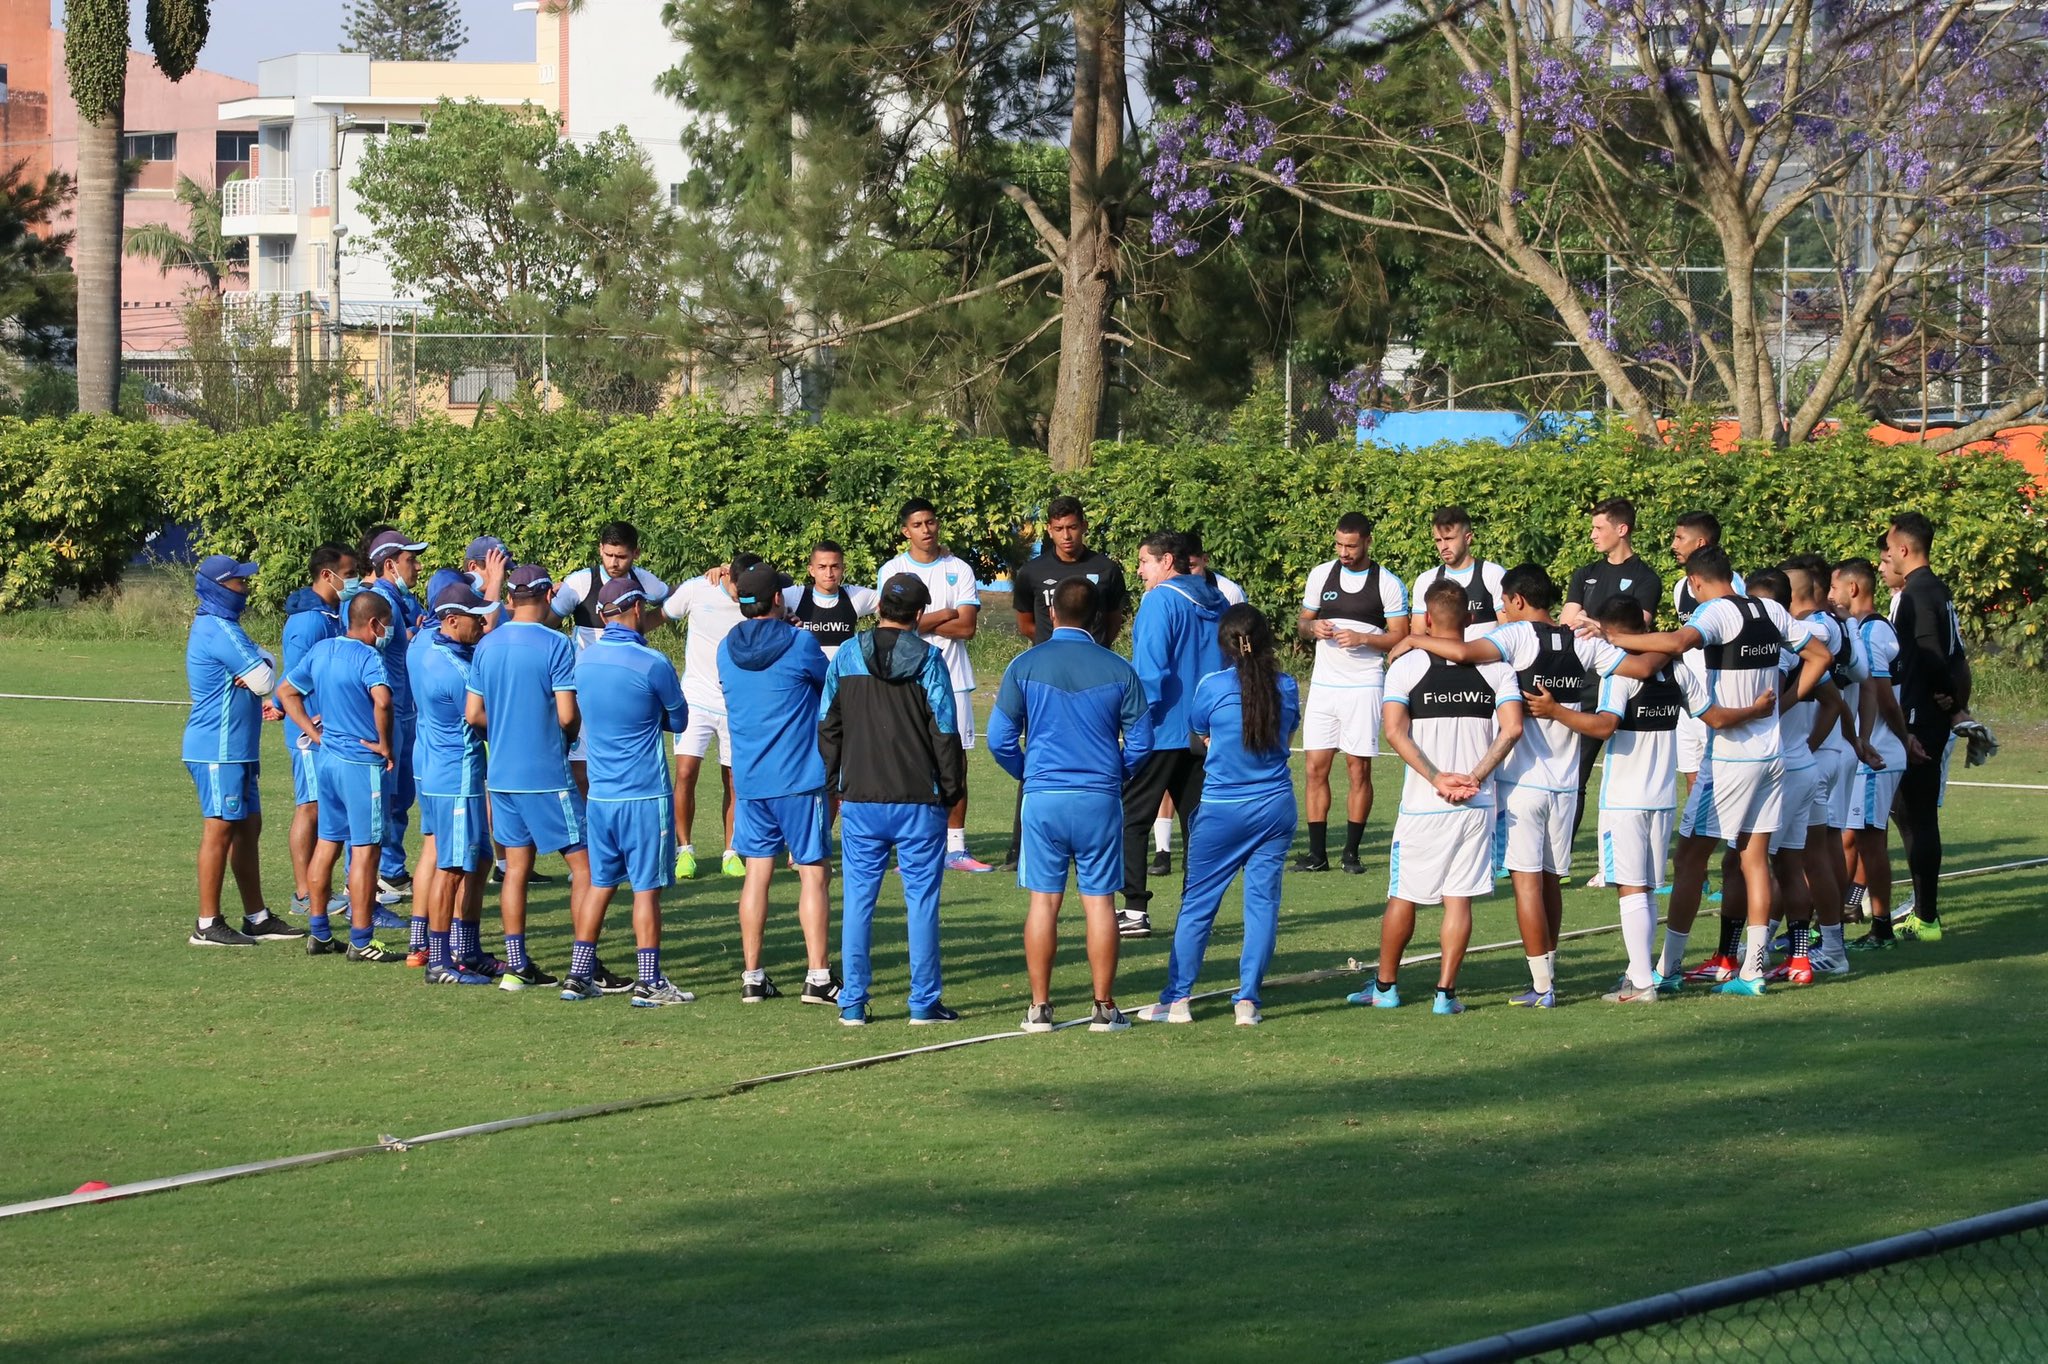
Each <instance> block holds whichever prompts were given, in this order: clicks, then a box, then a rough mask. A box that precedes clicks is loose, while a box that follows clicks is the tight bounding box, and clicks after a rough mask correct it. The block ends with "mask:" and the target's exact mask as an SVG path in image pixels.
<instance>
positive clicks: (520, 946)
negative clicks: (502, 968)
mask: <svg viewBox="0 0 2048 1364" xmlns="http://www.w3.org/2000/svg"><path fill="white" fill-rule="evenodd" d="M505 963H506V965H508V966H510V967H511V968H512V969H513V970H515V971H524V970H525V969H526V968H527V966H528V965H530V963H529V962H528V961H527V960H526V935H525V934H524V933H507V934H506V935H505Z"/></svg>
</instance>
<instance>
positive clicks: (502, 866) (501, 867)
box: [498, 857, 505, 876]
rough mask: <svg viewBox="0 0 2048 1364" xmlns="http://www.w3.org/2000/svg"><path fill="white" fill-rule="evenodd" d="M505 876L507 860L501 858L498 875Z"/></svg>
mask: <svg viewBox="0 0 2048 1364" xmlns="http://www.w3.org/2000/svg"><path fill="white" fill-rule="evenodd" d="M504 874H505V859H504V858H502V857H501V858H499V859H498V875H500V876H503V875H504Z"/></svg>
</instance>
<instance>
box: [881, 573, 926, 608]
mask: <svg viewBox="0 0 2048 1364" xmlns="http://www.w3.org/2000/svg"><path fill="white" fill-rule="evenodd" d="M882 604H883V605H884V606H894V607H898V608H902V609H908V610H913V611H922V610H924V609H925V607H927V606H930V605H931V604H932V590H931V589H930V588H929V587H926V586H925V585H924V579H922V578H920V577H918V576H917V575H916V574H915V573H898V574H897V575H896V576H895V577H893V578H891V579H889V581H888V582H886V583H883V584H882Z"/></svg>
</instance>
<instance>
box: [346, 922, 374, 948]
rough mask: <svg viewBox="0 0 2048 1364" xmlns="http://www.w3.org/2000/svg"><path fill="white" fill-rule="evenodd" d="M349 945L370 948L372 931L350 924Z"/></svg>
mask: <svg viewBox="0 0 2048 1364" xmlns="http://www.w3.org/2000/svg"><path fill="white" fill-rule="evenodd" d="M348 945H349V946H350V947H357V948H361V947H368V946H369V945H370V930H369V929H367V928H357V927H356V926H355V925H354V924H350V925H349V928H348Z"/></svg>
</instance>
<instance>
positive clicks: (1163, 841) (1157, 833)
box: [1152, 815, 1173, 852]
mask: <svg viewBox="0 0 2048 1364" xmlns="http://www.w3.org/2000/svg"><path fill="white" fill-rule="evenodd" d="M1152 848H1153V851H1155V852H1170V851H1171V850H1172V848H1173V818H1172V816H1170V815H1169V816H1168V817H1167V818H1165V819H1155V820H1153V821H1152Z"/></svg>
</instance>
